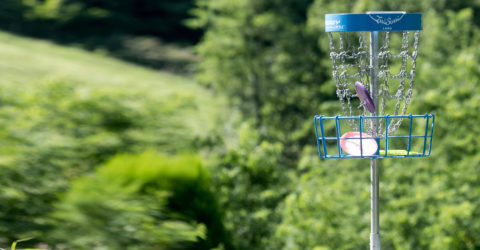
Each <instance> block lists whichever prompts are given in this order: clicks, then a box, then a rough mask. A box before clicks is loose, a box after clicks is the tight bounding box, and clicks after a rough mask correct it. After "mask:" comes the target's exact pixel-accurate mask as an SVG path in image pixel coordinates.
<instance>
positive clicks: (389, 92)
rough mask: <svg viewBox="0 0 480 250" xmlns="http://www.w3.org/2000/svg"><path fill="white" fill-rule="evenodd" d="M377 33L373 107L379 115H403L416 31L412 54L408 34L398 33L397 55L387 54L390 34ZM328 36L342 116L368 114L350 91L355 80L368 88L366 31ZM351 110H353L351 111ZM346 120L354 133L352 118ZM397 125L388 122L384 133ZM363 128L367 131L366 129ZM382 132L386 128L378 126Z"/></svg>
mask: <svg viewBox="0 0 480 250" xmlns="http://www.w3.org/2000/svg"><path fill="white" fill-rule="evenodd" d="M380 34H382V37H381V46H380V48H379V52H378V59H379V72H378V78H379V102H378V103H379V107H376V108H377V112H378V114H379V115H385V114H388V113H393V114H394V115H405V113H406V111H407V107H408V105H409V104H410V99H411V97H412V91H413V83H414V78H415V67H416V59H417V55H418V42H419V36H420V32H419V31H415V33H414V39H413V51H412V53H410V52H409V48H410V32H409V31H403V32H402V33H401V48H400V51H399V52H398V53H397V54H394V53H392V51H391V43H390V40H391V34H392V32H381V33H380ZM328 37H329V39H330V58H331V59H332V65H333V71H332V76H333V80H334V81H335V84H336V88H337V92H336V93H337V97H338V99H339V100H340V104H341V107H342V111H343V113H344V114H345V115H346V116H355V115H368V114H369V113H368V112H367V110H366V109H365V107H363V105H360V103H359V101H358V98H356V92H355V88H354V83H355V82H356V81H359V82H361V83H362V84H364V85H365V87H366V88H367V89H369V85H370V70H371V69H370V65H369V59H370V52H369V46H368V42H367V39H366V32H358V33H356V32H340V33H335V34H332V33H328ZM336 38H337V39H336ZM357 38H358V39H357ZM335 41H338V45H337V46H335V45H336V44H335ZM410 65H411V66H410ZM408 67H410V70H408ZM391 68H397V69H398V72H396V73H392V69H391ZM390 100H393V101H390ZM355 110H357V111H356V112H354V111H355ZM347 121H348V123H349V125H350V127H351V128H352V130H356V131H358V127H359V126H358V121H357V120H356V119H351V120H347ZM401 123H402V119H399V118H397V119H392V120H391V122H390V125H389V127H388V133H389V134H393V132H395V131H396V130H397V129H398V128H399V127H400V124H401ZM365 127H367V128H368V127H369V126H365ZM384 129H387V128H383V124H382V123H380V127H379V130H380V131H383V132H381V133H385V131H384Z"/></svg>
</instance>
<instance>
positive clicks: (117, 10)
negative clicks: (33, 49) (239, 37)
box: [0, 0, 201, 43]
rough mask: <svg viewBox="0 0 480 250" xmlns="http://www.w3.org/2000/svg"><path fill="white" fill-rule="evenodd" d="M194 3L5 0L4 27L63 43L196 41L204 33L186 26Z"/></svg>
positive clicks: (189, 0) (2, 8) (1, 8)
mask: <svg viewBox="0 0 480 250" xmlns="http://www.w3.org/2000/svg"><path fill="white" fill-rule="evenodd" d="M193 6H194V1H193V0H181V1H154V0H144V1H134V0H123V1H115V0H101V1H99V0H95V1H93V0H5V1H2V2H1V3H0V13H1V14H4V15H2V16H1V17H0V20H2V21H3V22H2V23H1V24H0V27H3V28H6V29H9V30H12V31H16V32H22V33H26V34H29V35H36V36H41V37H49V38H56V39H60V40H70V39H72V38H74V39H77V40H78V39H82V40H83V39H86V38H92V37H98V36H105V35H107V36H111V35H118V34H124V35H125V34H130V35H133V34H135V35H148V36H159V37H162V38H164V39H165V40H168V41H183V42H190V43H191V42H195V41H197V40H198V39H199V36H200V34H201V32H200V31H198V30H192V29H190V28H188V27H186V26H185V25H184V20H185V19H186V18H188V17H189V14H188V11H189V10H190V9H191V8H192V7H193Z"/></svg>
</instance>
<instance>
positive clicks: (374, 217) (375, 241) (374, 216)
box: [370, 31, 380, 250]
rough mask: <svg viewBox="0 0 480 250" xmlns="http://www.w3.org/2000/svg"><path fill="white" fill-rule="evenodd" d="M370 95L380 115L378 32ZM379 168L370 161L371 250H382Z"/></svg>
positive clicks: (372, 40)
mask: <svg viewBox="0 0 480 250" xmlns="http://www.w3.org/2000/svg"><path fill="white" fill-rule="evenodd" d="M370 69H371V73H370V93H371V94H372V99H373V103H374V104H375V114H372V115H378V113H379V112H378V108H379V106H378V31H372V32H370ZM372 132H373V136H374V137H377V136H378V119H372ZM378 168H379V162H378V161H377V159H371V160H370V185H371V186H370V205H371V222H370V250H380V227H379V212H378Z"/></svg>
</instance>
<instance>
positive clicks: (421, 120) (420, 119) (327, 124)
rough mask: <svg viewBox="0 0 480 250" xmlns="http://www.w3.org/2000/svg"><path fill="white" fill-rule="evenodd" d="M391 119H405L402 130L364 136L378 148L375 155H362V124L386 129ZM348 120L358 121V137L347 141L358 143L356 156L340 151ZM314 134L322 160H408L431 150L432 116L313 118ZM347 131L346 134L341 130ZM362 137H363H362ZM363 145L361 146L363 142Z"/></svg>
mask: <svg viewBox="0 0 480 250" xmlns="http://www.w3.org/2000/svg"><path fill="white" fill-rule="evenodd" d="M394 119H404V121H403V124H404V125H405V126H404V127H403V129H401V130H399V131H397V132H396V133H395V134H389V130H388V129H385V131H384V132H382V133H380V134H378V135H376V136H372V135H367V136H368V137H369V140H375V141H376V143H377V145H378V147H377V150H376V153H374V154H368V155H367V154H364V152H366V151H368V150H367V149H366V148H365V149H364V148H363V147H364V145H363V144H365V141H364V140H366V138H365V135H366V134H365V133H364V129H365V123H366V121H369V122H370V123H371V124H372V122H376V123H378V124H379V123H383V124H384V128H388V127H389V125H390V122H391V121H392V120H394ZM347 120H357V121H358V124H359V131H360V132H361V133H357V134H359V137H350V138H348V140H353V141H358V143H357V144H358V145H359V146H360V153H359V154H355V155H352V154H348V153H346V152H345V151H344V149H342V145H341V144H342V140H346V139H344V138H342V127H343V128H344V130H346V129H345V128H348V126H345V125H344V124H345V123H346V121H347ZM314 124H315V135H316V140H317V147H318V154H319V155H320V158H322V159H332V158H333V159H348V158H410V157H428V156H430V153H431V151H432V139H433V128H434V124H435V116H434V115H433V114H425V115H412V114H410V115H384V116H363V115H360V116H340V115H338V116H332V117H327V116H323V115H322V116H318V115H317V116H315V118H314ZM343 132H348V131H343ZM362 134H363V138H362ZM362 142H363V143H362Z"/></svg>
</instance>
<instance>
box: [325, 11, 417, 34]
mask: <svg viewBox="0 0 480 250" xmlns="http://www.w3.org/2000/svg"><path fill="white" fill-rule="evenodd" d="M421 29H422V14H421V13H406V12H397V11H395V12H392V11H386V12H367V13H361V14H353V13H349V14H326V15H325V31H326V32H355V31H403V30H421Z"/></svg>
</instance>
